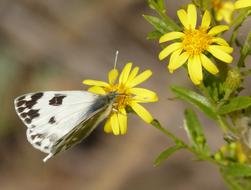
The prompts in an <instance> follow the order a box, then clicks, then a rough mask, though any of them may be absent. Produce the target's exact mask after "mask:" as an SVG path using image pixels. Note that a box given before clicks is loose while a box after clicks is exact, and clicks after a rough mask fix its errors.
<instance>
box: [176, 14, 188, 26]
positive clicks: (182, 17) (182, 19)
mask: <svg viewBox="0 0 251 190" xmlns="http://www.w3.org/2000/svg"><path fill="white" fill-rule="evenodd" d="M177 15H178V17H179V19H180V22H181V23H182V24H183V26H184V28H185V29H189V23H188V19H187V13H186V11H185V10H184V9H180V10H178V11H177Z"/></svg>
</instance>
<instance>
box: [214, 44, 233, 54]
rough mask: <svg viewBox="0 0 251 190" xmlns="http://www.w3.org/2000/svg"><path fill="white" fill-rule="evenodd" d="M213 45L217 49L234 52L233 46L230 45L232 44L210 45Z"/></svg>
mask: <svg viewBox="0 0 251 190" xmlns="http://www.w3.org/2000/svg"><path fill="white" fill-rule="evenodd" d="M210 46H211V47H213V48H217V49H220V50H222V51H224V52H226V53H232V52H233V50H234V49H233V48H232V47H230V46H221V45H210Z"/></svg>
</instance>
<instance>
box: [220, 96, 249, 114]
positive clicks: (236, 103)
mask: <svg viewBox="0 0 251 190" xmlns="http://www.w3.org/2000/svg"><path fill="white" fill-rule="evenodd" d="M249 106H251V97H249V96H238V97H235V98H232V99H231V100H230V102H229V103H228V104H224V105H222V106H221V107H220V108H219V109H218V113H219V114H227V113H230V112H233V111H238V110H241V109H245V108H248V107H249Z"/></svg>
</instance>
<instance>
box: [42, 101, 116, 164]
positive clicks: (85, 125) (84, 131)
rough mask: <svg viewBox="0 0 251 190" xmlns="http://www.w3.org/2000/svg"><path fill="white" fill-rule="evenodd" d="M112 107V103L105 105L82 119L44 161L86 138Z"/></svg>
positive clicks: (59, 141)
mask: <svg viewBox="0 0 251 190" xmlns="http://www.w3.org/2000/svg"><path fill="white" fill-rule="evenodd" d="M111 109H112V104H107V105H104V106H102V107H100V108H98V109H97V110H96V111H95V112H93V113H92V114H91V115H90V116H89V118H87V119H85V120H84V121H82V122H81V123H80V124H79V125H78V126H76V127H74V128H73V129H72V130H71V131H70V132H69V133H67V134H66V135H65V136H64V137H62V138H61V139H59V140H58V141H57V142H56V143H55V144H54V146H53V147H52V151H51V154H50V155H48V156H47V157H46V158H45V159H44V161H46V160H47V159H49V158H50V157H51V156H53V155H55V154H57V153H59V152H62V151H64V150H67V149H68V148H70V147H72V146H73V145H76V144H78V143H80V142H81V141H82V140H83V139H85V138H86V137H87V136H88V135H89V134H90V133H91V132H92V131H93V130H94V129H95V128H96V127H97V125H98V124H99V123H100V122H101V121H103V120H104V119H105V118H106V117H108V115H109V114H110V112H111Z"/></svg>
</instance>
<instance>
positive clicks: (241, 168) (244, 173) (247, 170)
mask: <svg viewBox="0 0 251 190" xmlns="http://www.w3.org/2000/svg"><path fill="white" fill-rule="evenodd" d="M222 171H223V172H224V173H225V174H226V175H229V176H234V177H250V176H251V166H250V165H244V164H239V163H232V164H229V165H228V166H226V167H224V168H222Z"/></svg>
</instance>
